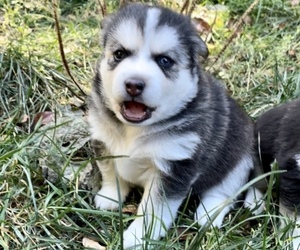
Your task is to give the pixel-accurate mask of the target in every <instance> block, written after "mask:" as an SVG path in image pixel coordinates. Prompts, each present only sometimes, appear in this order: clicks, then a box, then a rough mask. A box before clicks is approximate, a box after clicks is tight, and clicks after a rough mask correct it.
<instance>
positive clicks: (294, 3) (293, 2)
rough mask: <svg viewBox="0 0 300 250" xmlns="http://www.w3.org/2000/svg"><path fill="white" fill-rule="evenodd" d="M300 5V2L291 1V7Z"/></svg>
mask: <svg viewBox="0 0 300 250" xmlns="http://www.w3.org/2000/svg"><path fill="white" fill-rule="evenodd" d="M299 4H300V0H291V5H292V6H297V5H299Z"/></svg>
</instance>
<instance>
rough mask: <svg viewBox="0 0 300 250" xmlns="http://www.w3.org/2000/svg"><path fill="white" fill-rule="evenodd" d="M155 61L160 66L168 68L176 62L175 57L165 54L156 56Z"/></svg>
mask: <svg viewBox="0 0 300 250" xmlns="http://www.w3.org/2000/svg"><path fill="white" fill-rule="evenodd" d="M155 61H156V63H157V64H158V66H160V67H162V68H166V69H168V68H171V67H172V66H173V65H174V63H175V62H174V60H173V59H171V58H170V57H168V56H164V55H159V56H157V57H155Z"/></svg>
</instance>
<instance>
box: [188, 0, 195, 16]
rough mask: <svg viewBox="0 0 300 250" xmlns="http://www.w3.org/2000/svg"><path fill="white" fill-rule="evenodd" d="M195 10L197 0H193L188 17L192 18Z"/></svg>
mask: <svg viewBox="0 0 300 250" xmlns="http://www.w3.org/2000/svg"><path fill="white" fill-rule="evenodd" d="M195 8H196V0H192V2H191V7H190V9H189V11H188V16H191V15H192V13H193V11H194V10H195Z"/></svg>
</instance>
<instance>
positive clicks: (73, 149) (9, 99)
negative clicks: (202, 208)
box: [0, 0, 300, 250]
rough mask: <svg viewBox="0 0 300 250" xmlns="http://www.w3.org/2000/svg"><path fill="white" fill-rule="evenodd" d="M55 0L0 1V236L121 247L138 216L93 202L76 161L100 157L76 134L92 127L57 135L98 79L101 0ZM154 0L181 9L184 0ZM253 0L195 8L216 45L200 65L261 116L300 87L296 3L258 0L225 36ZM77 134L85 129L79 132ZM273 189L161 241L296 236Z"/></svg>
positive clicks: (232, 242) (202, 243)
mask: <svg viewBox="0 0 300 250" xmlns="http://www.w3.org/2000/svg"><path fill="white" fill-rule="evenodd" d="M55 2H56V1H52V3H51V2H49V1H47V0H42V1H33V0H14V1H6V0H0V92H1V94H0V103H1V104H0V114H1V115H0V144H1V147H0V247H1V249H84V247H83V246H82V243H81V241H82V238H83V237H85V236H88V237H89V238H91V239H93V240H95V241H97V242H99V243H100V244H101V245H107V246H108V249H118V246H119V244H120V231H122V230H123V227H126V226H127V225H128V221H130V220H131V219H132V217H130V216H129V215H128V214H122V213H119V212H108V211H98V210H96V209H94V205H93V202H92V197H93V195H94V194H95V190H94V189H93V188H91V187H87V186H84V185H80V181H81V179H80V171H79V170H80V169H83V168H85V167H86V166H88V165H89V164H90V163H91V162H92V159H93V156H92V154H91V152H90V150H89V143H88V142H87V140H83V141H82V140H79V138H81V139H82V138H87V137H88V134H87V133H86V132H85V131H86V130H84V129H83V130H82V127H81V126H79V127H80V133H78V131H79V130H75V131H77V132H74V130H72V131H69V132H68V131H66V132H63V134H62V135H61V136H57V134H59V135H60V133H61V130H60V129H61V128H62V127H63V128H64V124H65V123H68V120H65V119H62V118H61V117H62V116H63V117H64V118H65V117H71V118H70V119H79V118H76V117H80V119H81V118H83V119H84V116H85V112H86V106H85V103H86V100H87V99H86V96H85V94H84V93H88V92H89V90H90V83H91V81H92V78H93V69H94V66H95V63H96V60H97V58H98V57H99V55H100V54H101V48H100V47H99V26H100V25H99V23H100V21H101V19H102V17H101V9H100V7H99V1H98V0H90V1H84V0H66V1H61V3H60V4H59V5H58V6H57V8H55V6H56V5H55V4H54V3H55ZM152 2H153V1H152ZM157 2H159V3H160V4H164V5H168V6H170V7H172V8H174V9H177V10H180V9H181V8H180V6H182V4H183V1H179V0H178V1H163V0H161V1H157ZM107 3H108V6H107V11H108V12H111V11H113V10H115V9H116V8H117V7H118V3H117V1H107ZM251 3H252V1H250V0H247V1H242V0H226V1H211V2H209V1H205V4H206V5H205V4H204V3H203V4H200V5H199V6H197V8H195V10H194V12H193V13H192V16H193V17H196V18H198V24H199V25H200V26H201V27H200V29H201V28H202V37H203V38H206V40H207V43H208V47H209V49H210V56H209V58H208V60H206V61H204V62H203V67H204V68H205V69H206V70H207V71H210V72H211V73H212V74H213V75H215V76H216V77H217V78H219V79H220V80H222V81H223V82H224V84H225V85H226V87H227V88H228V90H229V91H230V93H231V94H232V95H233V96H234V98H236V99H237V100H238V101H239V103H240V104H241V105H242V106H243V107H244V108H245V110H246V111H247V112H248V113H249V115H250V116H251V117H252V118H253V120H255V119H256V118H257V116H258V115H259V114H261V113H262V112H264V111H265V110H267V109H268V108H270V107H272V106H274V105H277V104H280V103H283V102H286V101H288V100H291V99H294V98H296V97H298V96H300V4H299V1H297V0H290V1H288V0H286V1H284V0H282V1H281V0H262V1H258V4H257V5H256V6H255V7H254V8H253V9H252V11H251V12H250V13H249V14H248V15H246V16H245V18H244V19H243V22H242V25H241V26H240V28H239V29H238V30H237V32H236V33H235V34H236V36H235V37H234V39H233V41H232V42H228V39H229V37H230V36H231V35H232V33H234V24H235V23H237V22H238V21H239V20H240V17H241V16H242V15H243V13H244V12H245V11H246V10H247V8H248V7H249V6H250V5H251ZM177 4H179V5H177ZM217 4H218V5H217ZM220 4H222V5H220ZM208 5H210V6H213V7H207V6H208ZM204 6H206V7H204ZM55 9H56V10H57V12H58V18H59V25H60V33H61V36H62V44H63V46H64V53H65V57H66V60H67V63H68V66H69V68H70V72H71V74H72V76H73V78H74V79H75V81H76V82H77V84H78V85H79V86H80V88H81V90H80V89H79V88H78V87H77V85H76V84H75V83H74V81H72V79H71V78H70V76H69V75H68V73H67V71H66V69H65V67H64V65H63V62H62V58H61V55H60V52H59V46H58V42H57V33H56V31H55V22H54V18H53V11H54V10H55ZM215 15H217V16H216V17H217V18H215ZM210 28H212V31H211V30H210ZM226 43H228V47H227V49H226V50H225V51H224V53H221V54H220V51H221V50H222V47H223V46H224V44H226ZM216 60H217V61H216ZM83 92H84V93H83ZM41 117H42V119H39V118H41ZM74 117H75V118H74ZM52 120H55V122H54V123H53V122H52V123H50V122H49V121H52ZM72 127H76V126H72ZM49 131H50V133H49ZM64 131H65V130H64ZM69 134H71V137H70V136H67V135H69ZM73 134H77V135H78V134H79V135H80V136H78V137H76V138H75V139H74V137H72V135H73ZM81 135H82V136H81ZM45 138H46V139H45ZM74 164H75V165H76V168H74V169H75V170H74V173H72V174H73V175H72V179H71V181H66V180H64V176H63V175H62V174H61V170H62V169H67V168H69V167H70V166H72V167H73V166H74ZM41 165H43V166H46V167H47V168H53V169H54V171H55V172H56V173H57V175H56V178H55V181H54V180H53V179H45V175H46V174H45V171H43V168H42V166H41ZM57 167H59V168H58V169H57ZM273 179H275V177H274V178H271V180H270V183H271V184H272V181H273ZM270 186H272V185H270ZM270 193H271V189H270V190H268V192H267V194H266V200H267V206H266V209H265V211H264V212H263V213H262V214H260V215H256V216H254V215H252V214H251V213H250V212H249V211H247V210H245V209H242V208H241V209H237V210H235V211H234V212H232V213H230V214H229V215H228V217H227V218H226V221H225V222H224V227H223V228H222V229H221V230H197V226H196V225H194V224H192V221H191V220H190V219H189V218H186V217H182V218H181V220H180V225H187V226H188V228H187V231H188V232H189V233H188V234H184V231H185V230H184V229H185V228H184V227H182V226H180V225H177V226H175V227H174V228H173V229H171V230H170V232H169V234H168V235H167V237H166V238H165V239H161V240H160V241H159V242H157V244H158V245H160V247H157V249H191V250H193V249H203V250H209V249H222V250H224V249H226V250H229V249H288V247H287V246H288V245H289V243H290V238H288V237H284V236H286V231H287V229H288V228H283V229H279V227H278V223H277V222H278V217H280V215H278V214H276V211H277V207H276V204H275V202H273V198H272V197H271V195H270ZM131 203H132V202H131ZM131 211H132V209H129V212H131ZM280 233H281V234H280ZM280 235H281V236H280Z"/></svg>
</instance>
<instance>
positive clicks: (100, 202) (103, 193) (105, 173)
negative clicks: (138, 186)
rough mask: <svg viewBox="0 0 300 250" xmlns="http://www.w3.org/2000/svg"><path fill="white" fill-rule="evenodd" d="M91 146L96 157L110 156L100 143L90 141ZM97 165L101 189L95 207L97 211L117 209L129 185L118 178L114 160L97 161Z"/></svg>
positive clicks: (127, 191) (126, 193) (96, 197)
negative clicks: (100, 178)
mask: <svg viewBox="0 0 300 250" xmlns="http://www.w3.org/2000/svg"><path fill="white" fill-rule="evenodd" d="M92 146H93V149H94V152H95V155H96V156H97V157H101V156H103V155H110V154H109V152H107V150H106V148H105V146H104V145H103V144H102V143H101V142H99V141H92ZM97 165H98V168H99V170H100V172H101V175H102V187H101V189H100V190H99V191H98V193H97V194H96V196H95V205H96V207H97V208H99V209H106V210H115V209H118V208H119V203H122V202H123V201H124V200H125V198H126V196H127V195H128V193H129V190H130V188H129V184H128V183H127V182H126V181H125V180H123V179H122V178H121V177H118V174H117V173H116V170H115V165H114V159H109V160H98V161H97ZM119 195H120V200H119Z"/></svg>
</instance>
